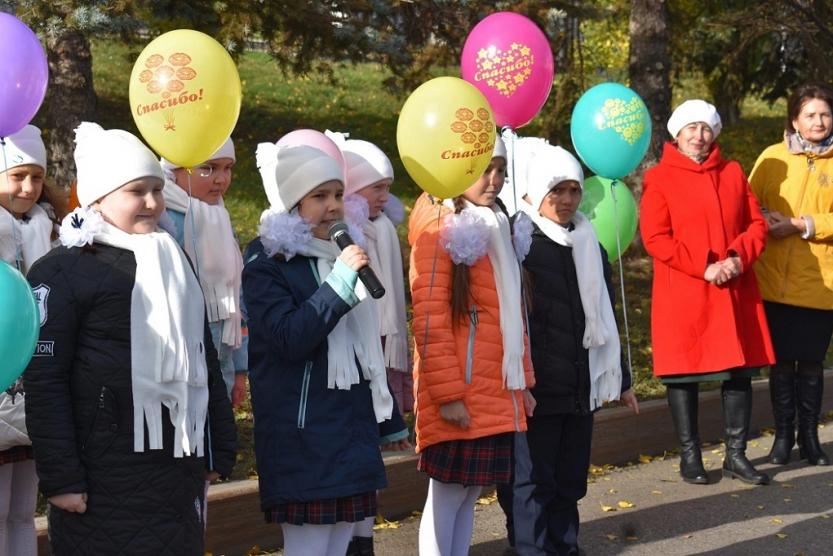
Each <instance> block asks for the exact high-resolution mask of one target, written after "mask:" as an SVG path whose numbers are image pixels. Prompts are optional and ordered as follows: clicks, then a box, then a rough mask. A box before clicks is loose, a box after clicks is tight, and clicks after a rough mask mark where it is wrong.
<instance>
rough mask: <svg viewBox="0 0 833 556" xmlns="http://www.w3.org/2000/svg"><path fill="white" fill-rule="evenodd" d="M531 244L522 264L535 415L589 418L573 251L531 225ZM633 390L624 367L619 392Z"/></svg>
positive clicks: (607, 279) (604, 257)
mask: <svg viewBox="0 0 833 556" xmlns="http://www.w3.org/2000/svg"><path fill="white" fill-rule="evenodd" d="M533 226H534V228H533V232H532V245H531V246H530V249H529V254H528V255H527V256H526V259H524V262H523V267H524V270H525V271H526V274H527V277H528V280H529V284H528V285H529V287H530V291H531V296H530V297H531V299H530V305H529V307H528V311H529V343H530V346H531V348H532V366H533V368H534V369H535V387H534V388H533V389H532V395H533V396H534V397H535V401H536V402H537V406H536V408H535V415H553V414H564V413H575V414H588V413H590V368H589V353H588V351H587V349H586V348H585V347H584V346H583V345H582V336H583V335H584V309H583V308H582V305H581V296H580V294H579V289H578V279H577V277H576V267H575V263H574V262H573V253H572V251H573V250H572V248H570V247H565V246H563V245H559V244H557V243H556V242H554V241H552V240H551V239H550V238H548V237H547V236H546V235H545V234H544V233H543V232H542V231H541V230H540V229H539V228H538V226H535V225H534V224H533ZM599 247H600V251H601V257H602V265H603V267H604V274H605V276H604V278H605V283H606V284H607V289H608V292H609V294H610V303H611V304H612V305H614V306H615V303H614V290H613V284H612V281H611V274H612V273H611V267H610V263H609V262H608V260H607V253H606V252H605V250H604V248H603V247H601V246H599ZM630 386H631V377H630V372H629V371H628V368H627V365H626V363H625V362H624V361H623V362H622V392H624V391H626V390H627V389H629V388H630Z"/></svg>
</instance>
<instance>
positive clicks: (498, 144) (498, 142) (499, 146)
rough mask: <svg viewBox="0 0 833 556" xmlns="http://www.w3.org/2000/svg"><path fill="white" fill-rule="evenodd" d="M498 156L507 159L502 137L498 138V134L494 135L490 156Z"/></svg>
mask: <svg viewBox="0 0 833 556" xmlns="http://www.w3.org/2000/svg"><path fill="white" fill-rule="evenodd" d="M498 156H500V157H503V160H507V157H506V143H504V142H503V139H501V138H500V135H495V148H494V149H493V150H492V158H495V157H498Z"/></svg>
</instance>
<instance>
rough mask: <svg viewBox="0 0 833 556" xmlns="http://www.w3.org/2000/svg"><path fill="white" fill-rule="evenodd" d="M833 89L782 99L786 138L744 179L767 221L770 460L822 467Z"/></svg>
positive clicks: (831, 309) (832, 237) (831, 286)
mask: <svg viewBox="0 0 833 556" xmlns="http://www.w3.org/2000/svg"><path fill="white" fill-rule="evenodd" d="M831 109H833V89H831V88H830V87H829V86H828V85H825V84H815V83H811V84H806V85H802V86H801V87H799V88H798V89H796V91H795V92H794V93H793V94H792V95H791V96H790V98H789V100H788V102H787V121H786V131H785V133H784V141H782V142H780V143H778V144H775V145H772V146H770V147H768V148H767V149H766V150H765V151H764V152H763V153H761V156H760V157H759V158H758V161H757V162H756V163H755V168H754V169H753V170H752V174H751V175H750V177H749V182H750V184H751V186H752V191H753V193H754V194H755V196H756V197H757V198H758V200H759V201H760V203H761V207H762V208H763V210H764V213H765V215H766V217H767V221H768V223H769V240H768V242H767V248H766V250H765V251H764V253H763V255H761V257H760V258H759V259H758V263H757V264H756V265H755V273H756V275H757V278H758V283H759V285H760V289H761V295H762V297H763V298H764V302H765V309H766V313H767V320H768V321H769V328H770V332H771V334H772V341H773V344H774V347H775V357H776V364H775V365H773V366H772V367H771V369H770V378H769V385H770V396H771V399H772V409H773V413H774V416H775V442H774V443H773V446H772V451H771V452H770V454H769V459H770V461H771V462H772V463H776V464H785V463H787V462H788V461H789V458H790V452H791V451H792V447H793V444H794V443H795V424H794V422H795V414H796V407H797V409H798V445H799V448H800V454H801V458H803V459H806V460H807V461H808V462H809V463H810V464H812V465H828V464H829V459H828V457H827V454H825V453H824V451H822V449H821V446H820V445H819V439H818V422H819V415H820V413H821V400H822V389H823V386H824V376H823V361H824V356H825V353H826V352H827V347H828V345H829V344H830V337H831V334H833V113H831Z"/></svg>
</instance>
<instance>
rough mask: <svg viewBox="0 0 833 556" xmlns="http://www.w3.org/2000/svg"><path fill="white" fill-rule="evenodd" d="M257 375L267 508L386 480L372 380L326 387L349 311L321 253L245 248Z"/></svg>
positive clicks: (253, 374) (258, 443)
mask: <svg viewBox="0 0 833 556" xmlns="http://www.w3.org/2000/svg"><path fill="white" fill-rule="evenodd" d="M244 260H245V261H246V264H245V267H244V269H243V297H244V300H245V303H246V306H247V307H248V310H249V381H250V383H251V391H252V408H253V410H254V423H255V427H254V434H255V455H256V457H257V469H258V475H259V481H260V503H261V507H262V509H263V510H267V509H269V508H272V507H273V506H275V504H280V503H287V502H310V501H314V500H321V499H326V498H340V497H344V496H351V495H355V494H362V493H366V492H371V491H375V490H377V489H380V488H384V487H385V486H386V480H385V469H384V464H383V463H382V456H381V453H380V451H379V432H378V426H377V424H376V418H375V416H374V413H373V401H372V399H371V395H370V387H369V383H368V382H367V381H365V380H364V379H362V381H361V382H360V383H359V384H356V385H353V387H352V388H351V389H350V390H338V389H333V390H331V389H329V388H327V335H328V334H329V333H330V331H332V330H333V328H335V326H336V324H337V323H338V321H339V319H340V318H341V317H343V316H344V315H345V314H347V312H348V311H349V310H350V307H349V305H347V303H345V302H344V301H343V300H342V299H341V298H340V297H339V296H338V294H336V292H335V291H334V290H333V289H332V288H331V287H330V285H329V284H327V283H326V282H325V283H323V284H321V285H320V286H319V284H318V282H317V279H316V275H315V273H313V267H312V265H314V264H315V259H311V258H308V257H304V256H302V255H296V256H295V257H293V258H292V259H291V260H289V261H284V260H278V259H277V258H274V257H269V256H267V255H266V254H265V253H264V252H263V246H262V244H261V243H260V240H259V239H255V240H254V241H252V243H251V244H250V245H249V247H248V249H247V250H246V255H245V258H244Z"/></svg>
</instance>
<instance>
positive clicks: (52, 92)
mask: <svg viewBox="0 0 833 556" xmlns="http://www.w3.org/2000/svg"><path fill="white" fill-rule="evenodd" d="M46 46H47V59H48V61H49V88H48V89H47V91H48V92H47V97H46V128H47V131H48V132H47V134H46V149H47V152H48V153H49V173H50V175H53V176H54V177H55V182H56V184H57V185H59V186H62V187H67V188H68V187H69V186H70V184H71V183H72V181H73V180H74V179H75V162H74V160H73V158H72V153H73V151H74V150H75V128H76V127H77V126H78V124H79V123H80V122H81V121H82V120H91V119H92V118H93V116H94V114H95V106H96V96H95V90H94V89H93V57H92V53H91V51H90V41H89V40H88V39H87V37H86V36H85V35H84V33H83V32H81V31H78V30H75V29H62V30H60V31H57V32H56V33H54V34H50V35H49V36H47V39H46Z"/></svg>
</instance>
